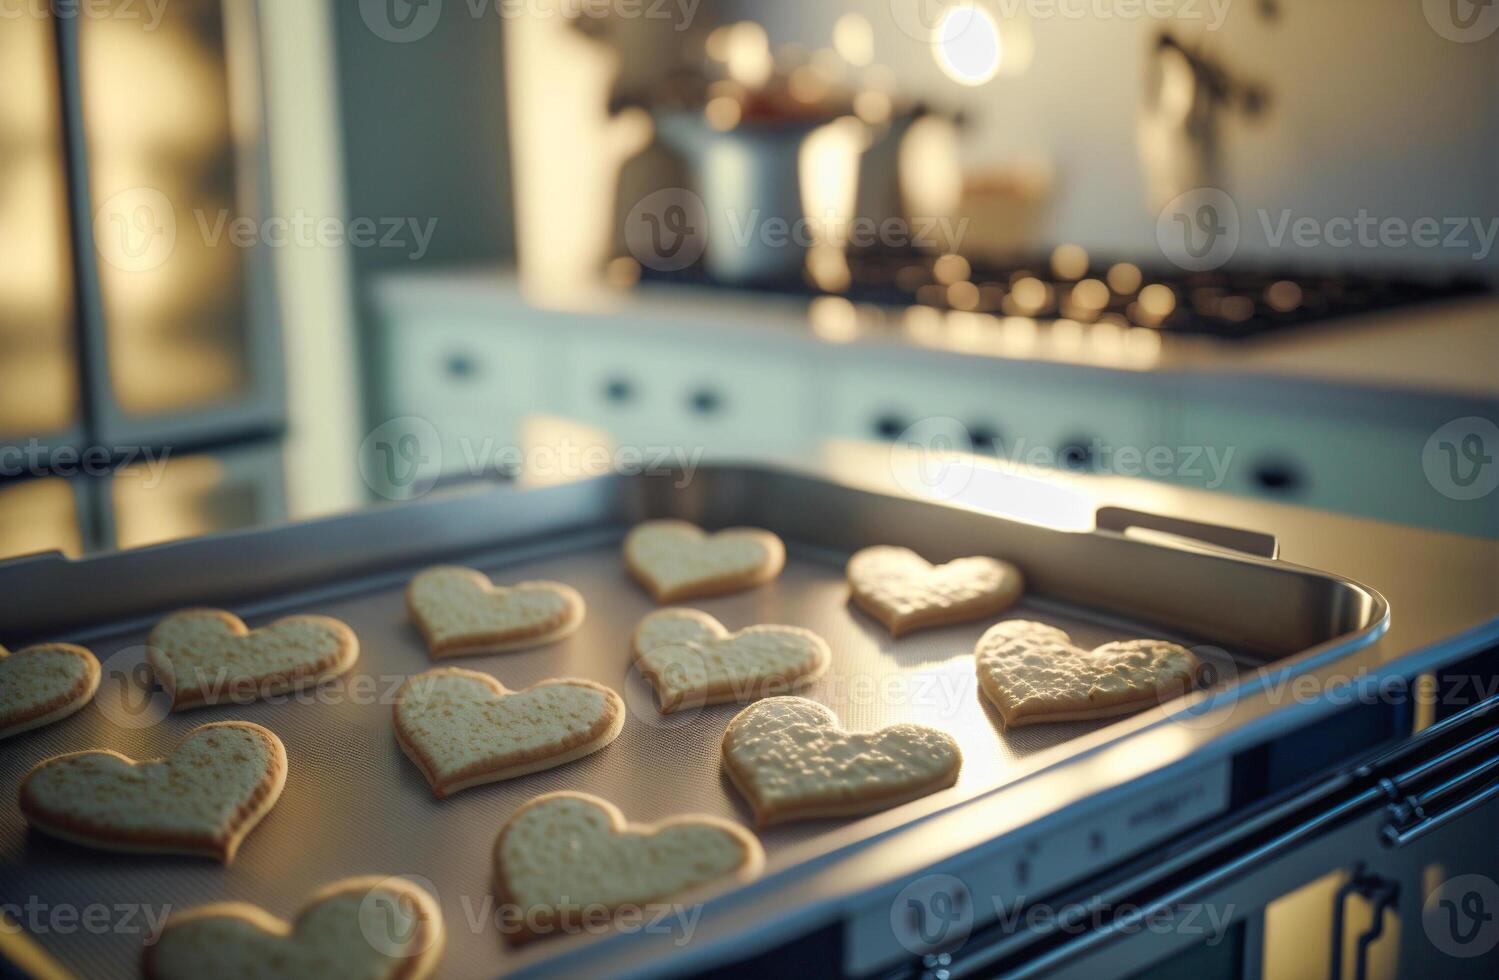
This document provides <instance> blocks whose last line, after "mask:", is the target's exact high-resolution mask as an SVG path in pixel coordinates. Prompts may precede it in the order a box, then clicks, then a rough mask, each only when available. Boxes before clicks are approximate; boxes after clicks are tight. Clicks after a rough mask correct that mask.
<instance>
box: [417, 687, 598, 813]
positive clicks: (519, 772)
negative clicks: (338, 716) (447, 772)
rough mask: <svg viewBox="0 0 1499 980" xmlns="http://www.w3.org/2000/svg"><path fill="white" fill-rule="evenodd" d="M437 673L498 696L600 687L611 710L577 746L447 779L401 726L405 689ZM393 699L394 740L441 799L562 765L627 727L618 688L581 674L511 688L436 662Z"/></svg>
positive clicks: (525, 756)
mask: <svg viewBox="0 0 1499 980" xmlns="http://www.w3.org/2000/svg"><path fill="white" fill-rule="evenodd" d="M436 675H449V676H459V677H465V678H468V679H470V680H473V681H476V682H478V683H481V684H483V685H484V686H486V687H488V688H489V689H490V691H492V692H493V693H494V694H495V695H496V696H499V697H503V696H505V695H509V694H524V693H525V692H526V691H534V690H536V689H537V688H541V687H548V686H553V685H558V684H561V685H566V686H569V687H586V688H590V689H592V690H595V691H598V692H600V693H601V694H603V695H604V701H605V703H606V704H608V706H609V708H610V709H611V710H610V712H609V714H608V716H607V717H606V718H605V720H604V724H603V726H602V727H601V728H600V730H599V731H598V732H597V733H593V734H591V737H590V738H589V739H588V740H587V741H585V742H582V743H580V744H578V745H576V746H569V747H568V748H566V749H564V750H562V751H560V752H555V753H547V752H545V751H542V750H537V751H534V752H522V753H518V756H519V758H516V759H513V760H507V761H506V763H505V764H503V765H490V766H480V767H472V771H470V770H464V771H463V772H460V773H456V774H454V775H452V776H449V777H447V778H443V777H440V776H438V775H437V772H436V770H434V769H433V767H432V763H431V760H429V759H428V758H427V757H426V756H424V755H423V754H422V751H421V749H420V748H418V747H417V745H416V744H415V743H414V742H412V741H411V739H410V737H409V736H408V735H407V734H406V732H405V730H404V729H403V728H402V725H401V711H400V709H401V701H402V699H403V698H404V696H405V693H406V688H407V687H409V686H410V685H411V684H413V683H415V682H416V681H418V680H420V679H421V678H423V677H432V676H436ZM395 702H396V703H395V704H394V705H393V706H392V708H391V721H392V727H393V730H394V731H395V738H396V744H397V745H398V746H400V749H401V752H402V753H403V754H404V755H405V756H406V758H408V759H410V760H411V762H412V764H413V765H415V766H416V768H417V770H418V771H419V772H420V773H421V774H422V778H424V779H426V781H427V785H428V786H429V787H431V789H432V795H433V796H434V797H436V798H437V799H439V800H442V799H447V798H448V797H450V796H452V795H454V794H455V793H461V792H462V791H463V790H466V789H472V788H473V787H475V786H482V785H484V784H485V783H498V782H502V781H504V780H507V779H514V778H516V777H518V776H528V775H530V774H531V773H533V772H542V771H544V770H547V769H554V768H556V767H557V766H564V765H566V764H567V763H569V762H576V761H577V760H578V759H581V758H583V757H584V756H588V755H592V754H593V753H595V752H597V751H599V750H600V749H603V748H605V747H607V746H608V745H609V744H610V743H612V742H613V741H614V740H615V739H616V738H618V737H619V735H620V733H621V732H622V731H624V728H625V714H626V712H625V702H624V699H623V698H622V697H620V696H619V694H618V692H616V691H614V690H613V689H612V688H608V687H605V686H604V685H603V684H599V683H596V682H595V681H589V680H582V679H580V678H569V677H559V678H551V679H548V680H544V681H541V682H539V683H537V684H532V685H531V686H530V687H526V688H520V689H517V690H511V689H510V688H507V687H505V685H504V684H501V683H500V682H499V680H498V679H496V678H494V677H491V676H490V675H488V674H481V673H479V672H478V671H475V670H466V669H464V668H462V667H439V668H437V669H435V670H428V671H423V672H422V673H420V674H416V675H413V676H412V677H409V678H407V679H406V680H405V681H404V682H403V683H402V684H401V686H400V687H399V688H397V690H396V695H395Z"/></svg>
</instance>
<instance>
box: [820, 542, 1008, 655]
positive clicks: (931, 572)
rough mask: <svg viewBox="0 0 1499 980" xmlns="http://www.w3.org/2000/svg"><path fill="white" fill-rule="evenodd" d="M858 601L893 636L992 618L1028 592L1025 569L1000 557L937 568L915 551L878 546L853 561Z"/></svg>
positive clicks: (852, 579)
mask: <svg viewBox="0 0 1499 980" xmlns="http://www.w3.org/2000/svg"><path fill="white" fill-rule="evenodd" d="M847 571H848V582H849V585H850V586H852V588H853V597H854V601H855V602H857V603H858V604H859V606H860V607H861V608H863V609H864V611H865V612H867V613H869V614H870V615H871V616H873V617H874V618H875V619H877V620H879V621H880V622H881V623H884V624H885V627H886V628H887V629H888V630H890V635H892V636H902V635H904V634H906V633H909V632H911V631H912V630H917V629H921V628H922V627H924V626H943V625H946V624H948V623H961V622H966V621H967V620H970V619H979V618H982V617H984V616H992V615H994V614H995V613H997V612H999V611H1000V610H1002V609H1005V608H1008V607H1009V606H1011V605H1013V604H1014V603H1015V602H1016V600H1018V599H1019V598H1020V594H1021V593H1022V592H1024V591H1025V579H1024V577H1022V576H1021V574H1020V569H1018V568H1016V567H1015V566H1014V565H1011V564H1010V563H1009V562H1005V561H998V560H996V559H994V558H985V557H975V558H959V559H957V560H956V561H950V562H948V563H947V564H946V565H933V564H932V563H931V562H929V561H927V560H926V559H925V558H923V557H921V556H920V555H918V554H917V553H916V552H914V551H911V550H910V549H909V548H894V547H888V546H885V545H877V546H875V547H872V548H865V549H863V550H861V551H858V552H856V553H855V554H854V556H853V557H852V558H850V559H849V560H848V570H847Z"/></svg>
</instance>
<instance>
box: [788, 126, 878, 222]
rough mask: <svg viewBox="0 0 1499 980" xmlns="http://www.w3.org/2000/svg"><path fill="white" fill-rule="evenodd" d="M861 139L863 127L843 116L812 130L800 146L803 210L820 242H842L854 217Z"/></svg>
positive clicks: (863, 136)
mask: <svg viewBox="0 0 1499 980" xmlns="http://www.w3.org/2000/svg"><path fill="white" fill-rule="evenodd" d="M864 140H865V130H864V124H863V123H861V122H859V120H857V119H855V118H854V117H852V116H843V117H840V118H838V119H835V120H833V121H832V122H830V123H828V124H827V125H826V126H822V127H819V128H818V129H815V130H813V131H812V132H811V133H809V134H808V135H807V138H806V140H805V141H803V143H802V146H801V151H800V154H799V158H798V168H799V171H800V174H801V182H802V210H803V212H804V213H805V215H806V217H807V221H808V223H809V224H810V225H811V226H812V228H813V229H814V232H815V236H816V239H817V241H819V242H827V241H832V240H841V238H840V236H841V235H842V233H843V229H844V228H845V227H846V226H847V223H848V221H849V220H850V219H851V218H852V217H853V210H854V204H855V197H856V196H857V194H858V189H859V157H860V155H861V154H862V153H863V152H864Z"/></svg>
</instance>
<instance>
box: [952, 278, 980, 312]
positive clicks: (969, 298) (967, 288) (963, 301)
mask: <svg viewBox="0 0 1499 980" xmlns="http://www.w3.org/2000/svg"><path fill="white" fill-rule="evenodd" d="M947 305H948V306H951V307H952V308H953V309H955V310H975V309H978V305H979V288H978V287H977V286H975V285H974V284H973V283H971V282H955V283H953V284H952V285H951V286H948V287H947Z"/></svg>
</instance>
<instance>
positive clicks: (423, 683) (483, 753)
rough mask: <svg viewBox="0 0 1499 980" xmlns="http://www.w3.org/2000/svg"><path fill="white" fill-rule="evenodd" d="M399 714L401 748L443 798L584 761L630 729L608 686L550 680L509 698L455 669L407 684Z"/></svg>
mask: <svg viewBox="0 0 1499 980" xmlns="http://www.w3.org/2000/svg"><path fill="white" fill-rule="evenodd" d="M393 714H394V719H395V732H396V742H397V744H399V745H400V746H401V751H402V752H405V753H406V757H407V758H409V759H410V760H411V761H412V762H414V763H416V767H417V768H418V769H420V770H421V771H422V775H423V776H425V777H426V778H427V782H428V784H430V785H431V787H432V794H433V795H434V796H436V797H437V798H438V799H442V798H443V797H445V796H451V795H452V794H454V793H456V792H458V791H459V790H464V789H468V788H469V787H470V786H478V785H479V784H481V783H492V782H498V781H499V780H502V779H510V778H512V777H515V776H524V775H526V774H527V773H532V772H540V771H541V770H543V769H551V768H552V767H554V766H560V765H562V764H563V763H566V762H572V761H573V760H574V759H581V758H582V757H583V756H585V755H588V754H589V753H591V752H597V751H598V750H599V749H601V748H603V747H604V746H606V745H608V744H609V743H610V742H612V741H614V739H615V738H617V737H618V736H619V733H620V731H621V730H622V729H623V728H624V726H625V703H624V701H623V700H622V699H621V698H620V696H619V695H618V694H615V693H614V692H613V691H611V690H609V688H607V687H604V686H603V685H602V684H595V683H594V682H593V681H580V680H551V681H542V682H541V683H540V684H536V685H533V686H531V687H528V688H526V689H525V690H522V691H511V690H507V689H506V687H505V686H504V685H503V684H501V683H500V682H499V681H497V680H495V679H494V678H493V677H490V676H489V675H488V674H480V673H477V672H476V671H472V670H462V669H460V668H457V667H443V668H439V669H437V670H429V671H427V672H426V673H424V674H417V675H416V676H415V677H412V678H410V679H409V680H407V681H406V683H404V684H402V685H401V687H400V689H399V690H397V691H396V697H395V708H394V711H393Z"/></svg>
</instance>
